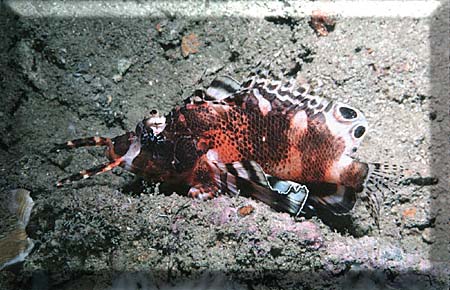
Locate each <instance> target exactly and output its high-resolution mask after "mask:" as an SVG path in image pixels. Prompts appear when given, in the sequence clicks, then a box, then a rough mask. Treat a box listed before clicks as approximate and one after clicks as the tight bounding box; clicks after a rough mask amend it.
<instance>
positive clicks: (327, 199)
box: [306, 182, 357, 215]
mask: <svg viewBox="0 0 450 290" xmlns="http://www.w3.org/2000/svg"><path fill="white" fill-rule="evenodd" d="M306 186H307V187H308V189H309V191H310V193H311V195H310V200H311V202H312V203H313V204H314V206H317V207H323V208H326V209H327V210H329V211H331V212H332V213H333V214H335V215H344V214H348V213H349V212H350V211H351V210H352V209H353V207H354V205H355V203H356V195H357V193H356V191H355V189H354V188H351V187H346V186H343V185H339V184H334V183H324V182H322V183H307V184H306Z"/></svg>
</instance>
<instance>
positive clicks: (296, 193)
mask: <svg viewBox="0 0 450 290" xmlns="http://www.w3.org/2000/svg"><path fill="white" fill-rule="evenodd" d="M215 166H216V168H218V169H219V171H218V172H217V174H216V182H218V183H219V186H220V188H221V189H222V191H227V192H230V193H231V194H234V195H237V194H242V195H246V196H251V197H253V198H255V199H257V200H260V201H262V202H264V203H266V204H267V205H269V206H270V207H272V208H273V209H275V210H278V211H282V212H288V213H290V214H293V215H298V214H299V213H300V212H301V210H302V208H303V207H304V205H305V202H306V200H307V198H308V193H309V191H308V189H307V188H306V187H305V186H303V185H300V184H298V183H295V182H292V181H284V180H280V179H278V178H276V177H273V176H270V175H266V174H265V173H264V171H263V170H262V168H261V167H260V166H259V164H258V163H256V162H254V161H242V162H233V163H228V164H220V163H215Z"/></svg>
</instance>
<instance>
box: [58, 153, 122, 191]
mask: <svg viewBox="0 0 450 290" xmlns="http://www.w3.org/2000/svg"><path fill="white" fill-rule="evenodd" d="M122 162H124V159H123V158H118V159H116V160H114V161H112V162H108V163H104V164H100V165H97V166H95V167H92V168H90V169H87V170H82V171H80V172H78V173H76V174H73V175H71V176H69V177H66V178H63V179H61V180H60V181H58V182H57V183H56V187H62V186H63V185H65V184H69V183H71V182H74V181H78V180H81V179H86V178H89V177H91V176H94V175H98V174H101V173H104V172H108V171H110V170H112V169H113V168H114V167H117V166H120V165H121V164H122Z"/></svg>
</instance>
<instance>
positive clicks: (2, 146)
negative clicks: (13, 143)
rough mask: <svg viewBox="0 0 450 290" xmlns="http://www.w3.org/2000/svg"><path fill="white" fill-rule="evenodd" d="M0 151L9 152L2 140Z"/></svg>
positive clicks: (0, 140)
mask: <svg viewBox="0 0 450 290" xmlns="http://www.w3.org/2000/svg"><path fill="white" fill-rule="evenodd" d="M0 149H2V150H3V151H6V152H9V146H8V144H6V143H5V141H3V140H2V139H0Z"/></svg>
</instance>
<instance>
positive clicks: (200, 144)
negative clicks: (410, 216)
mask: <svg viewBox="0 0 450 290" xmlns="http://www.w3.org/2000/svg"><path fill="white" fill-rule="evenodd" d="M367 127H368V126H367V121H366V118H365V117H364V115H363V114H362V113H361V111H359V110H358V109H355V108H352V107H350V106H348V105H344V104H342V103H339V102H336V101H332V100H328V99H325V98H322V97H319V96H316V95H315V94H314V93H313V92H310V91H309V86H308V85H306V84H304V85H299V84H297V83H296V81H295V80H288V81H280V80H272V79H270V78H269V77H268V76H267V75H261V74H253V75H250V77H249V78H248V79H246V80H245V81H244V82H242V83H239V82H237V81H236V80H234V79H232V78H231V77H218V78H216V79H215V80H214V81H213V82H212V83H211V84H210V86H209V87H208V88H207V89H201V90H196V91H195V92H194V93H193V94H192V95H191V96H190V97H188V98H187V99H186V100H185V101H184V104H183V105H181V106H177V107H175V108H174V109H173V110H172V111H171V112H170V113H169V114H168V115H166V116H165V117H163V116H159V114H158V113H157V111H156V110H153V111H152V112H151V113H150V115H149V116H148V117H146V118H144V119H143V120H142V121H141V122H139V123H138V124H137V126H136V129H135V131H134V132H126V133H125V134H123V135H120V136H117V137H114V138H105V137H91V138H82V139H76V140H72V141H68V142H67V143H64V144H60V145H57V146H56V147H55V149H56V150H58V149H70V148H77V147H82V146H106V156H107V157H108V158H109V160H110V162H108V163H105V164H102V165H99V166H96V167H93V168H91V169H88V170H83V171H81V172H79V173H77V174H74V175H72V176H70V177H68V178H64V179H62V180H60V181H59V182H58V183H57V186H58V187H59V186H63V185H64V184H67V183H70V182H72V181H76V180H80V179H84V178H88V177H91V176H93V175H97V174H100V173H103V172H107V171H109V170H111V169H113V168H114V167H117V166H121V167H123V168H125V169H126V170H128V171H131V172H133V173H135V174H136V175H139V176H141V177H143V178H144V179H145V180H148V181H151V182H164V183H167V184H172V185H179V184H184V185H187V186H188V187H190V189H189V191H188V195H189V196H192V197H194V198H199V199H210V198H213V197H215V196H217V195H218V194H220V193H230V194H234V195H236V194H242V195H245V196H250V197H253V198H255V199H257V200H260V201H263V202H264V203H266V204H268V205H269V206H271V207H272V208H274V209H275V210H279V211H284V212H288V213H291V214H293V215H298V214H299V213H301V212H302V209H303V208H304V206H305V204H307V205H309V206H312V207H322V208H326V209H328V210H329V211H331V212H332V213H334V214H336V215H341V214H346V213H348V212H349V211H350V210H351V209H352V208H353V206H354V204H355V202H356V201H357V199H358V198H361V199H362V200H363V201H365V204H366V205H367V207H368V209H369V211H370V213H371V215H372V216H373V217H374V218H375V221H376V222H377V224H378V216H379V210H380V203H381V199H382V196H383V191H384V190H390V185H392V184H393V182H394V181H395V180H396V179H398V178H399V177H401V174H402V168H400V167H399V166H395V165H388V164H380V163H366V162H361V161H358V160H356V159H355V153H356V151H357V149H358V147H359V145H360V143H361V141H362V139H363V137H364V136H365V134H366V132H367Z"/></svg>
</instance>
